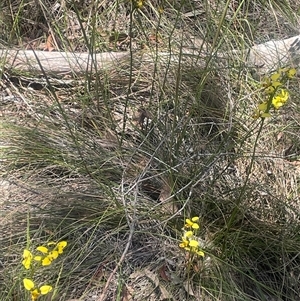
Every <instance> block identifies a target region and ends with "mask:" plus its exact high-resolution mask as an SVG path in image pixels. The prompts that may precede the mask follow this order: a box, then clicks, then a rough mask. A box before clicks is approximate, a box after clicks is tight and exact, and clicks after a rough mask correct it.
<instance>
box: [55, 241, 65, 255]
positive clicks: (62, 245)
mask: <svg viewBox="0 0 300 301" xmlns="http://www.w3.org/2000/svg"><path fill="white" fill-rule="evenodd" d="M67 244H68V243H67V242H66V241H64V240H63V241H60V242H59V243H58V244H57V252H58V254H62V253H63V250H64V248H65V247H66V246H67Z"/></svg>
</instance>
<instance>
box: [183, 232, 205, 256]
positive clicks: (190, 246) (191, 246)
mask: <svg viewBox="0 0 300 301" xmlns="http://www.w3.org/2000/svg"><path fill="white" fill-rule="evenodd" d="M179 247H180V248H182V249H184V250H186V251H188V252H190V253H194V254H197V255H199V256H202V257H203V256H204V252H203V251H201V250H200V249H199V242H198V241H197V240H196V239H194V233H193V231H184V233H183V237H182V241H181V243H180V244H179Z"/></svg>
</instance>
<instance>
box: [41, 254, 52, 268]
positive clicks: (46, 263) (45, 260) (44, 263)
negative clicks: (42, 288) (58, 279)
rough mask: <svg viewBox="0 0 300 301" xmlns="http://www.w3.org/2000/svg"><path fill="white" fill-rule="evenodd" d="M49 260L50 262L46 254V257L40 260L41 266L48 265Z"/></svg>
mask: <svg viewBox="0 0 300 301" xmlns="http://www.w3.org/2000/svg"><path fill="white" fill-rule="evenodd" d="M51 262H52V260H51V258H49V256H46V257H45V258H44V259H43V260H42V266H47V265H50V264H51Z"/></svg>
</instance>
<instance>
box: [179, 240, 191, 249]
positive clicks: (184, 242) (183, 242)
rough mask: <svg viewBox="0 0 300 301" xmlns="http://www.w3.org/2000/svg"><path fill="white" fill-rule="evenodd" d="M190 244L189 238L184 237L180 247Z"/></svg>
mask: <svg viewBox="0 0 300 301" xmlns="http://www.w3.org/2000/svg"><path fill="white" fill-rule="evenodd" d="M188 245H189V241H188V240H187V239H184V238H182V242H181V243H180V244H179V247H180V248H186V247H188Z"/></svg>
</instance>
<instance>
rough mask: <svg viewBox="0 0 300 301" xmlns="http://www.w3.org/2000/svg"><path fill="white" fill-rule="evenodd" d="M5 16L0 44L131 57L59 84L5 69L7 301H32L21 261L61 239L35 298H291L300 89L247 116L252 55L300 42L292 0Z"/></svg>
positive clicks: (127, 4) (0, 145)
mask: <svg viewBox="0 0 300 301" xmlns="http://www.w3.org/2000/svg"><path fill="white" fill-rule="evenodd" d="M2 2H3V3H1V4H0V11H1V13H0V42H1V47H7V48H8V47H21V48H27V49H34V50H39V49H40V50H48V51H51V50H53V51H78V52H81V51H87V52H90V53H97V52H104V51H128V52H129V55H128V57H126V58H125V59H123V60H122V61H121V62H119V63H118V66H116V67H114V68H112V69H107V70H98V72H97V74H91V73H90V72H88V71H86V72H85V74H84V76H82V77H81V78H78V83H77V84H76V85H71V86H70V85H69V86H67V87H66V86H54V85H52V84H51V83H52V82H51V81H50V79H51V76H49V75H48V79H49V81H48V85H46V86H43V88H42V89H34V88H33V86H32V85H30V84H28V82H25V81H24V77H25V76H24V75H23V77H22V80H21V81H15V80H13V79H15V78H16V77H18V75H16V73H15V72H14V70H7V69H4V68H2V69H1V72H2V79H1V86H0V89H1V91H0V92H1V94H0V105H1V115H0V116H1V119H0V129H1V131H0V164H1V167H2V168H1V170H2V171H1V181H0V193H1V197H0V219H1V225H0V231H1V233H2V236H1V238H0V240H1V246H2V250H3V252H1V254H0V271H1V273H0V299H1V300H3V301H14V300H30V299H31V296H30V295H31V294H32V291H33V290H31V291H30V290H29V291H28V290H26V289H25V288H24V285H23V279H24V278H26V277H29V276H28V271H27V270H26V269H25V268H24V267H23V266H22V264H21V262H22V254H23V250H24V249H25V248H27V249H30V250H31V251H32V252H33V251H34V249H35V248H36V247H37V246H40V245H44V244H47V243H48V242H51V241H55V242H58V241H62V240H63V241H67V242H68V245H67V247H66V248H65V249H64V252H63V254H61V255H60V256H59V260H55V261H54V260H53V264H52V263H51V265H49V266H47V267H41V268H40V269H37V270H36V271H34V273H33V275H31V276H32V277H33V276H34V277H35V283H36V285H37V286H38V287H40V286H42V285H45V284H47V285H48V284H51V286H52V287H53V289H52V290H51V292H49V293H47V294H45V295H44V296H43V295H41V296H39V298H40V299H41V300H43V298H44V299H45V300H55V301H58V300H61V301H68V300H69V301H70V300H71V299H72V300H74V299H75V300H82V301H90V300H99V301H100V300H123V301H127V300H207V301H211V300H221V301H226V300H228V301H231V300H241V301H242V300H243V301H245V300H249V301H250V300H276V301H279V300H280V301H281V300H298V299H299V297H300V296H299V284H298V282H299V281H298V280H299V275H300V270H299V248H300V236H299V216H300V215H299V214H300V212H299V196H298V193H299V188H298V181H299V176H300V169H299V162H298V161H299V148H300V146H299V145H300V144H299V141H300V137H299V122H298V120H299V104H298V103H297V100H296V99H297V94H298V93H299V87H298V83H297V80H295V79H294V78H293V79H290V80H289V82H288V84H287V87H288V89H289V93H290V98H289V100H288V102H287V103H286V104H285V105H284V106H282V107H280V109H279V110H278V111H276V112H272V117H271V118H258V119H253V118H252V117H251V116H252V115H253V112H254V111H255V109H256V108H257V105H258V104H259V103H262V101H263V100H265V98H264V97H265V96H264V92H263V91H262V89H261V83H262V82H263V78H262V77H259V76H258V75H257V74H256V76H253V72H252V71H253V70H248V69H247V68H246V67H245V64H244V63H245V62H244V57H243V53H244V52H243V50H244V49H246V48H247V47H249V46H251V45H253V44H257V43H259V42H264V41H267V40H270V39H273V38H276V39H280V38H286V37H291V36H293V35H295V34H297V30H296V27H297V26H298V24H299V11H297V9H298V8H297V1H289V2H288V1H276V0H272V1H269V2H268V3H266V2H265V1H246V0H245V1H213V0H211V1H208V0H207V1H187V0H186V1H101V2H99V1H83V2H78V1H65V2H61V3H60V2H58V1H45V0H40V1H31V0H28V1H12V0H5V1H2ZM136 53H138V54H140V55H138V56H137V55H133V54H136ZM170 53H172V54H173V56H170V55H165V56H164V55H162V54H170ZM224 53H226V56H224ZM239 53H240V54H239ZM145 58H146V59H145ZM199 62H200V63H199ZM282 67H283V66H282ZM32 80H34V79H32V78H30V79H29V80H28V81H29V82H30V81H32ZM35 80H36V81H38V79H35ZM273 96H274V95H273ZM192 217H199V226H200V228H199V229H197V231H195V237H196V238H195V240H196V241H197V244H198V245H199V248H201V251H203V252H204V257H202V256H198V255H196V254H195V253H193V252H187V251H186V250H184V249H183V248H180V247H179V244H180V243H181V242H182V239H183V238H182V236H183V235H184V234H183V231H182V229H183V228H184V227H186V226H185V224H186V221H185V220H186V219H187V218H192Z"/></svg>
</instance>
